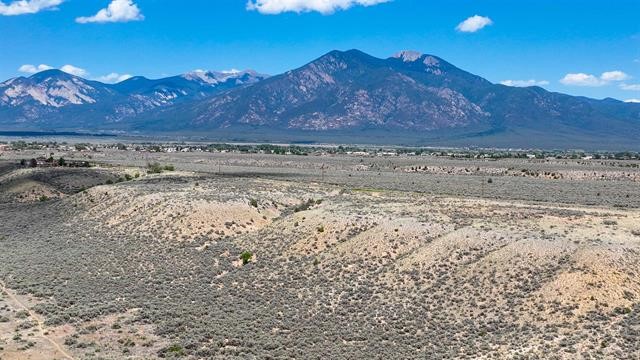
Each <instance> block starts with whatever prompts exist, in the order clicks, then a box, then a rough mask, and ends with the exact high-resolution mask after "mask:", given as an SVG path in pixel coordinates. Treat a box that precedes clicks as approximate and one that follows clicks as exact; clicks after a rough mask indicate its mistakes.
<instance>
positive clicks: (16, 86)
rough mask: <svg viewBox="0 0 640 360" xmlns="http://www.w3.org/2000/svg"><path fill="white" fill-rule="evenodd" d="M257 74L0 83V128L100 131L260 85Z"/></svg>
mask: <svg viewBox="0 0 640 360" xmlns="http://www.w3.org/2000/svg"><path fill="white" fill-rule="evenodd" d="M266 77H267V76H266V75H262V74H258V73H256V72H254V71H250V70H249V71H234V72H228V73H219V72H204V71H197V72H192V73H187V74H184V75H180V76H173V77H169V78H164V79H157V80H151V79H147V78H144V77H140V76H138V77H133V78H130V79H127V80H125V81H123V82H120V83H118V84H103V83H100V82H97V81H90V80H86V79H83V78H80V77H77V76H74V75H71V74H67V73H65V72H62V71H60V70H47V71H43V72H40V73H38V74H35V75H33V76H31V77H28V78H24V77H19V78H15V79H11V80H8V81H6V82H3V83H0V126H3V127H4V128H18V129H21V130H32V129H46V130H57V129H58V130H59V129H74V128H83V129H88V130H90V129H97V128H102V127H109V124H114V123H119V122H122V121H125V120H127V119H131V118H134V117H136V116H138V115H140V114H143V113H146V112H148V111H150V110H152V109H156V108H162V107H167V106H172V105H175V104H179V103H181V102H185V101H189V100H196V99H203V98H205V97H207V96H211V95H213V94H216V93H217V92H220V91H225V90H229V89H231V88H234V87H237V86H242V85H245V84H251V83H255V82H257V81H260V80H262V79H264V78H266Z"/></svg>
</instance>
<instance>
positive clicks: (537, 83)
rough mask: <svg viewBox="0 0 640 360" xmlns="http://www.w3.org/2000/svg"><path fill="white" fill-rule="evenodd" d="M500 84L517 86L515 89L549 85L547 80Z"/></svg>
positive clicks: (513, 81) (504, 81)
mask: <svg viewBox="0 0 640 360" xmlns="http://www.w3.org/2000/svg"><path fill="white" fill-rule="evenodd" d="M500 84H502V85H506V86H515V87H527V86H544V85H549V82H548V81H547V80H535V79H531V80H503V81H500Z"/></svg>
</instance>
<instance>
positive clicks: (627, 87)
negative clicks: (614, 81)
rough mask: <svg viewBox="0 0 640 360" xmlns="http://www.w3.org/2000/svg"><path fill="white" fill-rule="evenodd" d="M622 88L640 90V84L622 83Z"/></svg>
mask: <svg viewBox="0 0 640 360" xmlns="http://www.w3.org/2000/svg"><path fill="white" fill-rule="evenodd" d="M620 89H622V90H629V91H640V84H620Z"/></svg>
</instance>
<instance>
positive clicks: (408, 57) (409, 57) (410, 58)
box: [393, 50, 423, 62]
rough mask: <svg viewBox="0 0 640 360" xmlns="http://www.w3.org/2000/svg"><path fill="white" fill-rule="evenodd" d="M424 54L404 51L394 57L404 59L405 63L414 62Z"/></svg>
mask: <svg viewBox="0 0 640 360" xmlns="http://www.w3.org/2000/svg"><path fill="white" fill-rule="evenodd" d="M422 55H423V54H422V53H421V52H419V51H414V50H402V51H400V52H397V53H396V54H395V55H393V57H394V58H396V59H402V61H404V62H414V61H416V60H418V59H420V58H421V57H422Z"/></svg>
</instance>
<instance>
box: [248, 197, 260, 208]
mask: <svg viewBox="0 0 640 360" xmlns="http://www.w3.org/2000/svg"><path fill="white" fill-rule="evenodd" d="M249 205H251V206H253V207H254V208H257V207H258V200H256V199H251V200H249Z"/></svg>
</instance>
